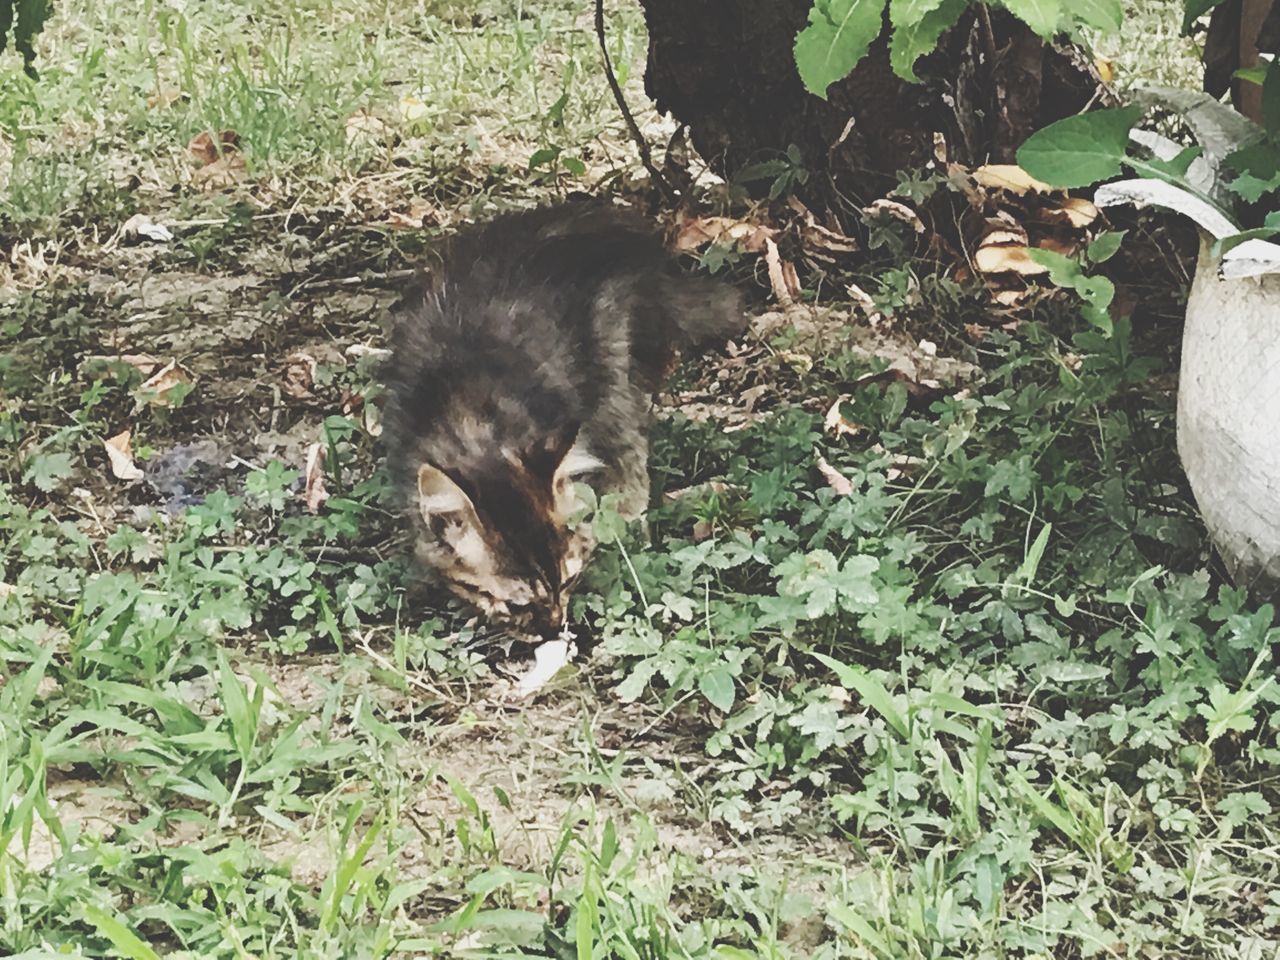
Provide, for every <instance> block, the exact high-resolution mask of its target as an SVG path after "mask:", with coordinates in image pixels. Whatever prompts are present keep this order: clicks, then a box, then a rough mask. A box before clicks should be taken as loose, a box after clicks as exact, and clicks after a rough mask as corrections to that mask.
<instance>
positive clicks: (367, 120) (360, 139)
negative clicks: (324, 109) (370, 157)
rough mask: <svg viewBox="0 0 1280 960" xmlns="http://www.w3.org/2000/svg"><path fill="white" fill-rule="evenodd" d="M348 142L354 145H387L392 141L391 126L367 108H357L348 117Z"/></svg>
mask: <svg viewBox="0 0 1280 960" xmlns="http://www.w3.org/2000/svg"><path fill="white" fill-rule="evenodd" d="M346 131H347V143H348V144H349V145H350V146H353V147H377V146H385V145H386V144H388V143H389V142H390V141H391V136H392V134H391V128H390V127H388V126H387V124H386V122H385V121H383V120H381V119H379V118H378V117H375V116H374V115H373V114H371V113H369V112H368V111H367V110H357V111H356V112H355V113H353V114H352V115H351V116H349V117H347V122H346Z"/></svg>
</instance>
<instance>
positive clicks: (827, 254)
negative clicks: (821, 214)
mask: <svg viewBox="0 0 1280 960" xmlns="http://www.w3.org/2000/svg"><path fill="white" fill-rule="evenodd" d="M787 205H788V206H789V207H791V209H792V210H794V211H795V212H796V213H798V214H800V216H801V218H802V219H803V220H804V225H803V226H802V227H801V228H800V243H801V245H802V246H803V247H804V251H805V253H807V254H809V256H811V257H814V258H815V259H818V260H826V261H829V262H834V261H837V260H839V259H840V258H841V257H847V256H849V255H850V254H853V253H857V252H858V250H859V247H858V241H856V240H854V239H853V238H852V237H847V236H845V235H844V234H843V233H840V232H839V231H837V230H832V229H830V228H829V227H826V226H824V225H823V224H821V223H819V222H818V218H817V217H815V216H814V215H813V211H811V210H810V209H809V208H808V207H806V206H805V205H804V204H803V203H802V202H801V201H800V199H799V198H798V197H790V198H789V199H788V200H787Z"/></svg>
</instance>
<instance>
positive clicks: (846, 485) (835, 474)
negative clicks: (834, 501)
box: [818, 455, 853, 497]
mask: <svg viewBox="0 0 1280 960" xmlns="http://www.w3.org/2000/svg"><path fill="white" fill-rule="evenodd" d="M818 472H819V473H820V474H822V478H823V479H824V480H826V481H827V486H829V487H830V488H831V489H832V490H834V491H835V492H836V495H837V496H840V497H848V496H851V495H852V494H853V484H852V483H851V482H850V480H849V478H848V477H846V476H845V475H844V474H843V473H841V472H840V471H839V470H837V469H836V468H835V467H833V466H832V465H831V464H829V463H827V461H826V458H825V457H823V456H821V455H819V456H818Z"/></svg>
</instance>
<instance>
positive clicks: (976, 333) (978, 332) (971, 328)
mask: <svg viewBox="0 0 1280 960" xmlns="http://www.w3.org/2000/svg"><path fill="white" fill-rule="evenodd" d="M964 332H965V333H967V334H968V335H969V336H970V337H971V338H973V339H974V340H982V339H983V338H985V337H986V335H987V334H988V333H990V332H991V331H990V330H988V329H987V328H986V327H984V326H983V325H982V324H980V323H966V324H965V325H964Z"/></svg>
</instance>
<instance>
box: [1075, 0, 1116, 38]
mask: <svg viewBox="0 0 1280 960" xmlns="http://www.w3.org/2000/svg"><path fill="white" fill-rule="evenodd" d="M1067 13H1069V14H1070V15H1071V16H1072V17H1073V18H1074V19H1075V20H1076V22H1077V23H1083V24H1085V25H1086V26H1090V27H1093V28H1095V29H1097V30H1102V31H1104V32H1106V33H1116V32H1118V31H1119V30H1120V28H1121V27H1122V26H1124V4H1122V3H1121V2H1120V0H1071V2H1070V3H1068V4H1067Z"/></svg>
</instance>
